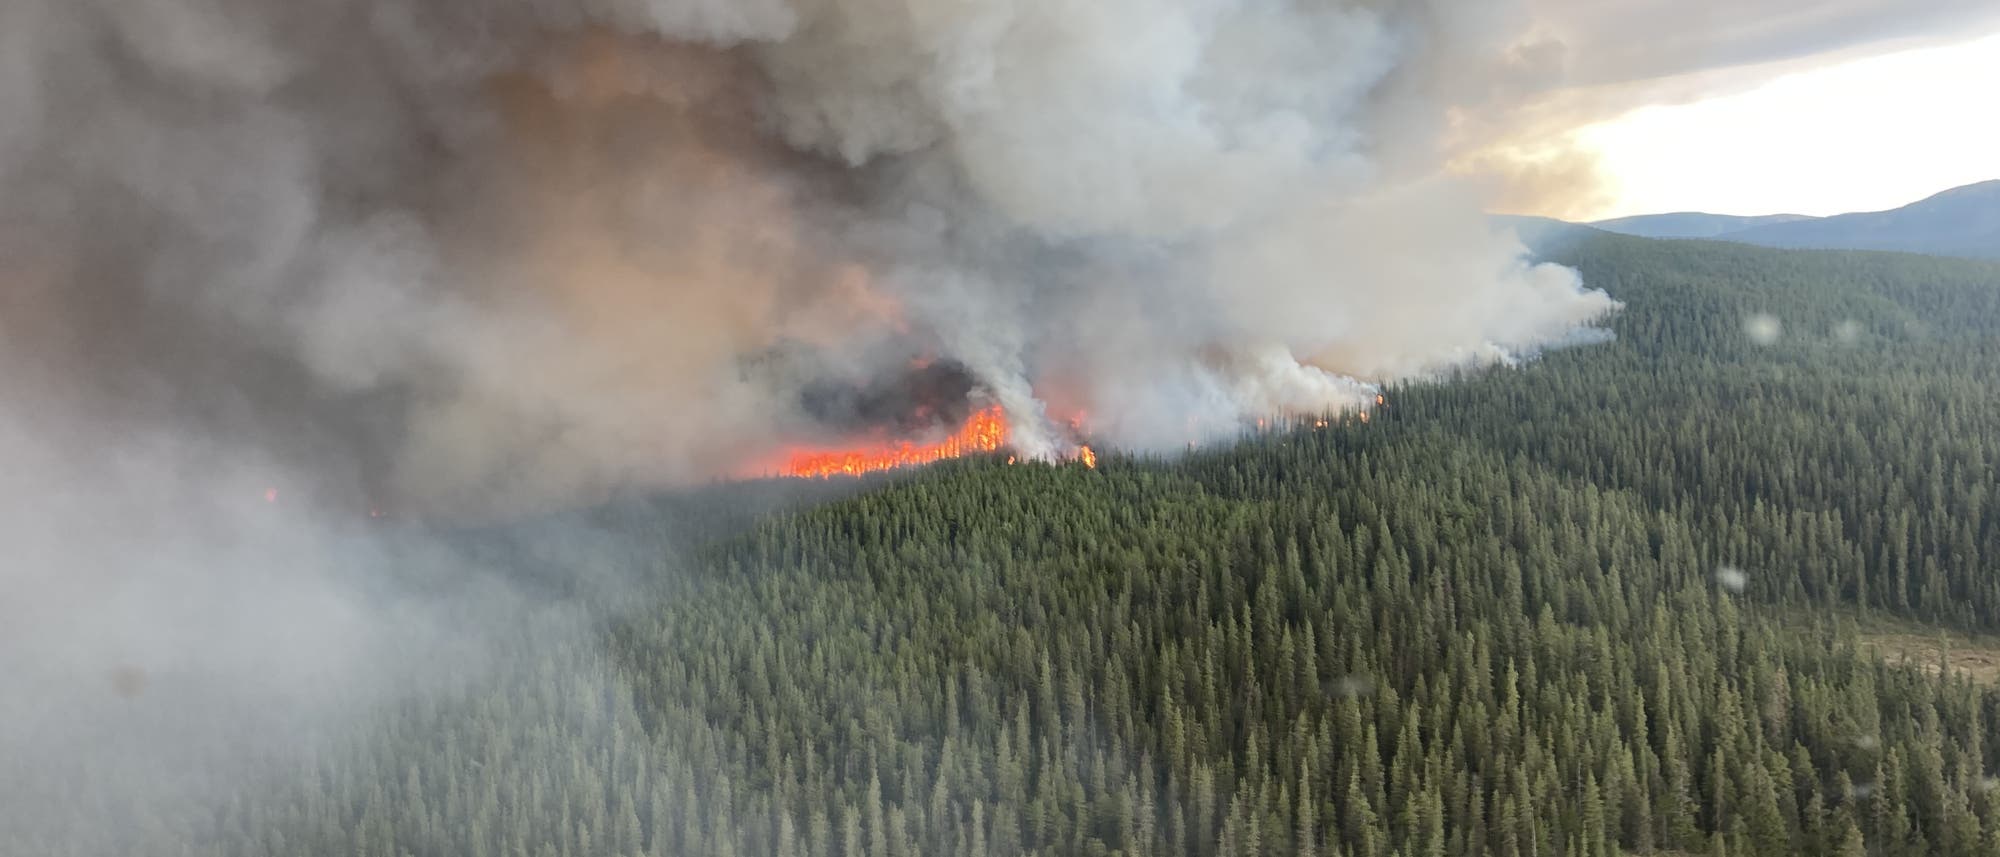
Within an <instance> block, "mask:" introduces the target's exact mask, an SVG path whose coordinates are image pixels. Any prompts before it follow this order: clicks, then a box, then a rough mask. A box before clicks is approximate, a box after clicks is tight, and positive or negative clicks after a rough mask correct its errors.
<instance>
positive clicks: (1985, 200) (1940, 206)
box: [1589, 180, 2000, 259]
mask: <svg viewBox="0 0 2000 857" xmlns="http://www.w3.org/2000/svg"><path fill="white" fill-rule="evenodd" d="M1589 225H1590V226H1591V227H1593V228H1596V229H1602V230H1604V231H1606V232H1620V233H1624V234H1626V235H1637V236H1641V237H1645V238H1702V239H1710V240H1715V241H1735V242H1738V243H1742V244H1757V245H1760V246H1764V247H1790V248H1800V249H1828V250H1894V251H1901V252H1905V253H1926V254H1930V255H1934V256H1969V257H1973V258H1984V259H2000V180H1994V181H1986V182H1980V183H1978V184H1970V185H1965V186H1964V187H1956V188H1952V189H1951V190H1947V191H1944V192H1943V193H1939V194H1935V195H1933V196H1930V197H1926V198H1924V199H1921V200H1918V201H1916V202H1913V203H1910V204H1909V205H1905V206H1903V207H1901V208H1894V209H1890V210H1888V211H1863V212H1855V213H1852V214H1839V215H1834V216H1832V217H1808V216H1805V215H1800V214H1771V215H1764V216H1761V217H1739V216H1735V215H1727V214H1706V213H1702V212H1694V211H1684V212H1675V213H1672V214H1642V215H1637V216H1634V217H1620V218H1616V219H1612V220H1603V221H1598V222H1596V223H1592V224H1589Z"/></svg>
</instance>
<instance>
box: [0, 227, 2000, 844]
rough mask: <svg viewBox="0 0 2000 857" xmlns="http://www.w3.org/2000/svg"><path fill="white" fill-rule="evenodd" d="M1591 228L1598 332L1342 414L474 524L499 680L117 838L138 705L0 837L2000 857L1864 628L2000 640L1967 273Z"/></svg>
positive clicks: (390, 713)
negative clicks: (1079, 455)
mask: <svg viewBox="0 0 2000 857" xmlns="http://www.w3.org/2000/svg"><path fill="white" fill-rule="evenodd" d="M1573 234H1574V235H1575V236H1576V237H1577V239H1578V240H1576V241H1566V242H1563V245H1564V246H1562V247H1561V248H1560V249H1555V250H1550V251H1547V252H1550V253H1553V254H1554V261H1559V262H1564V263H1568V264H1572V265H1574V266H1576V267H1577V268H1578V269H1579V270H1581V271H1582V273H1583V274H1584V276H1585V279H1586V280H1587V281H1589V282H1590V283H1592V284H1595V285H1599V286H1602V287H1604V288H1606V289H1608V290H1609V291H1611V293H1612V294H1614V295H1615V296H1616V297H1618V298H1619V299H1621V300H1622V301H1624V302H1625V304H1626V309H1625V310H1624V311H1623V312H1622V313H1621V314H1620V315H1619V316H1618V317H1616V318H1615V319H1613V320H1612V321H1611V322H1610V324H1611V326H1612V327H1613V328H1614V329H1615V331H1616V333H1617V337H1618V338H1617V339H1616V340H1615V341H1614V342H1612V343H1610V344H1607V345H1602V346H1595V347H1589V348H1578V349H1572V350H1568V351H1560V352H1555V353H1552V354H1550V355H1548V356H1546V357H1545V358H1543V359H1541V360H1539V361H1536V362H1533V363H1530V364H1527V365H1525V366H1523V367H1521V368H1519V369H1504V370H1492V371H1484V372H1475V373H1469V374H1468V375H1467V376H1466V377H1464V378H1461V379H1457V380H1454V381H1452V382H1449V383H1441V384H1435V385H1425V386H1412V387H1407V388H1402V389H1395V390H1391V391H1389V393H1388V404H1387V406H1386V407H1385V408H1382V409H1380V410H1378V411H1376V412H1375V413H1373V414H1372V415H1371V419H1370V420H1368V421H1367V422H1362V421H1361V420H1359V419H1354V418H1340V417H1334V418H1331V419H1328V420H1327V421H1326V422H1325V424H1324V425H1320V424H1318V423H1317V422H1316V421H1310V420H1309V421H1305V422H1302V423H1301V424H1299V425H1298V426H1297V427H1296V428H1292V429H1287V430H1279V431H1271V432H1265V433H1254V434H1250V435H1246V436H1245V437H1244V438H1243V439H1242V441H1241V442H1240V443H1238V444H1235V445H1232V446H1229V447H1226V448H1220V449H1212V450H1207V451H1204V452H1200V453H1198V454H1193V455H1189V456H1186V457H1182V458H1177V459H1172V460H1158V459H1150V458H1137V457H1129V456H1120V455H1116V454H1110V453H1107V454H1106V455H1104V456H1103V457H1102V459H1101V460H1100V465H1099V467H1098V469H1095V470H1091V469H1085V468H1084V467H1082V466H1080V465H1073V464H1072V465H1063V466H1044V465H1023V466H1009V465H1007V464H1005V463H1004V459H1001V458H997V457H996V458H987V459H973V460H966V461H957V462H949V463H946V464H944V465H940V466H937V467H934V468H931V469H928V470H925V471H922V472H918V473H914V474H907V475H901V476H896V477H893V478H883V479H877V480H874V481H871V482H867V483H860V485H859V486H858V487H862V488H865V489H866V490H862V491H859V492H857V493H853V494H840V492H832V493H834V494H836V495H838V496H833V497H814V498H811V499H813V500H815V501H823V502H818V503H817V504H816V505H807V506H806V507H804V508H798V507H793V506H791V505H789V502H779V501H780V500H783V499H785V498H787V497H789V495H790V492H789V490H788V489H789V486H775V487H776V488H777V489H787V490H776V491H774V492H773V493H772V494H771V496H769V497H763V498H761V499H756V502H755V504H754V505H755V506H756V511H757V514H754V515H752V516H750V518H749V519H745V518H740V517H738V516H735V515H715V514H714V513H715V511H716V510H715V509H714V508H712V507H714V506H716V505H717V504H718V495H712V494H702V495H699V496H697V497H695V498H693V500H692V501H690V500H686V499H679V500H675V501H672V502H666V501H661V502H659V503H657V504H655V503H653V502H650V501H649V502H648V503H642V504H634V507H632V508H623V509H620V510H617V513H616V514H609V513H600V516H593V517H592V520H591V521H589V522H587V524H585V525H584V526H583V527H582V529H585V530H588V531H592V532H596V531H615V532H618V533H620V534H622V535H623V536H624V537H626V538H628V539H629V540H630V543H631V549H630V550H629V551H620V552H616V553H605V552H589V551H579V550H576V549H573V548H570V547H568V546H567V545H568V543H569V542H570V541H571V540H570V539H566V538H564V537H563V536H564V534H565V531H566V526H567V525H558V524H549V525H543V526H544V529H531V530H527V531H524V532H521V533H519V534H517V536H516V537H513V538H505V537H498V536H494V535H493V534H487V533H481V534H477V538H478V540H479V541H480V542H481V543H485V544H492V545H494V549H493V550H492V551H491V553H490V562H491V564H492V566H493V573H494V575H495V576H496V577H498V576H524V577H532V578H534V579H536V580H539V581H542V582H543V583H542V585H540V586H538V587H537V589H536V590H535V591H537V592H548V593H549V597H548V598H545V599H524V600H523V601H522V603H520V604H519V605H518V609H519V610H520V612H521V614H522V615H521V616H518V617H515V616H511V615H509V616H503V617H497V618H496V621H494V622H493V633H494V634H495V635H498V636H500V637H502V638H503V640H504V641H505V642H504V643H503V644H501V645H497V646H496V647H495V649H494V651H493V652H492V657H491V660H492V662H493V664H492V670H491V672H490V673H481V674H479V675H477V676H471V677H467V678H466V679H465V680H464V681H462V682H457V683H453V684H451V685H450V686H449V687H447V688H444V689H440V690H433V691H431V692H429V693H428V694H420V695H416V696H412V697H410V698H408V699H396V700H389V701H386V702H384V703H383V704H382V705H381V706H380V710H379V711H374V710H373V709H371V711H372V712H373V713H371V714H368V715H366V716H361V715H357V719H356V720H355V721H354V722H352V723H348V722H347V721H345V720H343V721H342V728H340V729H336V730H323V731H320V732H313V733H306V734H298V735H296V736H292V737H295V738H296V740H297V741H298V742H300V743H301V744H302V745H303V746H304V747H306V748H307V751H305V752H301V753H299V754H298V757H297V758H296V759H294V760H292V761H290V762H287V763H286V764H289V765H292V766H293V767H291V768H287V769H285V770H283V771H281V772H279V773H277V774H274V775H270V776H265V777H260V778H254V779H252V778H245V777H243V776H241V774H240V773H238V771H237V769H236V766H234V765H232V764H228V762H231V761H233V760H235V759H237V757H238V755H240V744H239V743H237V742H236V739H237V738H238V737H239V736H234V735H231V736H222V737H221V738H220V739H219V743H218V745H217V746H215V747H211V748H193V747H185V746H183V747H177V748H175V751H176V752H177V753H181V754H183V755H197V754H198V753H197V751H199V755H201V756H202V758H203V759H204V760H208V763H204V764H189V765H185V766H182V767H177V768H175V772H176V777H175V779H174V780H173V786H174V787H173V788H172V789H169V790H165V791H163V792H162V793H161V794H159V795H157V796H149V799H148V800H147V801H145V802H143V803H142V805H138V806H123V805H114V806H107V805H106V804H105V802H104V801H103V800H102V796H103V793H104V788H103V786H102V785H101V781H102V778H105V777H108V776H112V775H114V774H115V772H116V771H117V770H118V767H117V766H116V765H107V764H104V762H105V757H109V756H113V755H122V754H143V753H148V752H160V749H159V748H158V747H157V746H154V745H152V744H150V743H148V742H147V741H146V740H144V739H143V736H145V735H147V734H149V732H148V731H147V730H149V729H153V728H154V727H153V726H152V724H154V723H156V722H157V721H158V720H160V718H161V717H162V715H163V713H164V714H171V710H170V709H169V710H166V711H164V712H163V711H162V708H161V706H160V704H159V703H158V702H156V701H155V696H154V695H151V694H148V695H142V696H137V697H134V698H133V699H131V700H130V704H129V705H128V706H122V707H120V708H119V709H117V710H116V711H113V712H110V713H108V714H107V715H106V716H107V717H115V718H120V719H118V720H117V721H116V722H110V723H107V724H105V727H106V734H107V735H111V736H114V737H117V738H119V740H117V741H116V742H113V743H109V744H107V745H105V746H102V747H90V748H80V749H78V750H77V753H82V754H85V755H88V754H93V753H94V754H97V757H91V758H79V757H78V756H77V755H76V754H72V753H51V754H49V755H48V756H47V757H39V758H35V759H25V760H17V759H10V760H9V761H8V764H6V765H0V854H9V855H12V854H22V855H29V854H32V855H37V857H72V855H73V857H98V855H107V854H118V855H154V854H159V855H180V854H232V855H234V854H242V855H249V854H255V855H269V857H322V855H327V856H328V857H330V855H342V857H403V855H461V854H462V855H482V854H490V855H516V854H518V855H528V857H540V856H541V855H555V856H556V857H594V855H612V854H616V855H675V857H695V855H724V854H735V855H744V857H750V855H759V857H763V855H769V857H861V855H870V857H875V855H880V856H881V857H918V856H919V855H921V857H1024V856H1025V855H1039V857H1066V855H1106V857H1108V856H1109V855H1146V857H1168V855H1193V857H1243V855H1256V857H1274V855H1304V854H1314V855H1322V856H1323V857H1388V855H1398V854H1401V855H1530V854H1535V855H1545V857H1546V855H1572V856H1573V857H1576V856H1578V855H1611V854H1619V853H1632V854H1648V853H1698V854H1709V855H1724V857H1779V855H1785V857H1790V855H1817V854H1828V855H1834V854H1837V855H1865V854H1874V855H1894V857H1903V855H1941V856H1942V857H1979V855H1991V854H1995V853H2000V850H1996V849H2000V788H1996V787H1994V781H1993V780H1992V779H1991V777H1992V776H1993V774H1994V772H2000V741H1996V740H1994V739H1993V736H1995V735H2000V689H1995V688H1993V687H1990V686H1986V685H1982V684H1979V683H1975V682H1973V681H1970V680H1967V679H1965V678H1963V677H1962V676H1961V675H1960V673H1959V671H1951V670H1927V669H1924V668H1923V666H1922V665H1912V664H1905V663H1902V662H1901V661H1902V659H1892V658H1888V657H1885V655H1884V654H1883V652H1882V651H1881V649H1882V645H1881V634H1880V633H1879V630H1880V628H1881V627H1883V626H1885V625H1889V623H1892V622H1893V623H1894V624H1893V625H1889V626H1890V627H1895V628H1898V629H1913V630H1909V631H1908V632H1907V633H1908V636H1910V637H1911V638H1912V641H1911V642H1910V646H1911V647H1912V648H1914V647H1915V645H1916V644H1915V642H1914V640H1915V638H1917V637H1919V636H1926V635H1924V634H1922V633H1921V630H1920V629H1921V628H1924V627H1932V626H1954V627H1958V628H1963V629H1967V630H1980V629H1983V630H1986V631H1991V630H1993V629H1996V628H2000V576H1996V575H1995V574H1993V573H1992V569H1993V568H1995V564H1996V563H2000V503H1995V502H1993V501H1992V499H1991V498H1992V496H1993V493H1992V484H1993V478H1994V472H1995V465H1996V462H2000V397H1994V396H1993V395H1991V390H1992V389H1993V388H1994V387H1995V386H2000V342H1996V341H1995V340H1994V338H1993V337H1992V335H1991V332H1992V330H1993V329H1995V328H1996V327H2000V287H1996V286H2000V264H1993V263H1985V262H1977V261H1969V260H1959V259H1937V258H1924V257H1916V256H1903V255H1890V254H1864V253H1790V252H1778V251H1772V250H1767V249H1763V248H1757V247H1751V246H1744V245H1732V244H1724V243H1713V242H1665V241H1649V240H1642V239H1637V238H1630V237H1625V236H1619V235H1611V234H1606V233H1600V232H1590V231H1587V230H1579V231H1577V232H1576V233H1573ZM1765 316H1768V319H1765V318H1763V317H1765ZM1752 318H1759V319H1760V322H1759V324H1757V325H1755V327H1756V329H1757V330H1758V331H1759V335H1758V336H1756V337H1752V336H1750V335H1747V333H1746V320H1748V319H1752ZM741 487H742V486H737V487H732V488H731V489H730V490H732V491H734V490H738V489H739V488H741ZM748 487H749V488H752V489H755V488H771V487H773V486H748ZM829 487H831V486H829ZM750 493H752V494H755V493H757V492H755V491H751V492H750ZM675 520H681V521H682V522H683V523H684V524H685V527H684V528H683V527H667V526H664V525H663V524H662V523H661V522H662V521H675ZM115 525H116V522H108V523H107V526H115ZM688 545H693V547H687V546H688ZM604 564H612V565H629V566H631V569H627V570H626V571H627V573H629V574H635V575H639V576H641V577H643V578H644V581H643V583H641V584H639V585H637V586H636V587H634V588H620V589H617V590H616V591H613V592H608V593H595V592H594V591H593V590H592V588H591V587H587V586H571V587H565V586H561V585H557V584H559V583H561V582H563V581H567V580H570V579H574V578H587V577H589V576H590V573H591V572H593V571H594V570H596V569H593V568H592V566H593V565H604ZM565 592H568V593H570V594H569V595H564V593H565ZM484 616H485V614H483V613H482V617H484ZM1856 616H1862V617H1868V622H1869V623H1868V624H1862V623H1860V622H1857V621H1855V620H1854V618H1853V617H1856ZM550 617H554V618H555V619H562V618H563V617H590V621H581V620H579V621H566V622H554V621H553V620H552V619H551V618H550ZM1911 623H1923V624H1922V625H1921V626H1918V625H1913V624H1911ZM552 625H553V626H554V627H555V630H553V631H551V630H548V629H549V628H550V627H551V626H552ZM564 629H580V630H564ZM1871 632H1876V633H1871ZM425 654H426V653H425V652H423V651H422V650H413V651H411V652H410V653H409V656H410V657H412V658H421V657H424V656H425ZM5 702H9V701H0V704H4V703H5ZM17 704H36V701H34V700H26V701H21V702H19V703H17ZM274 728H277V729H281V730H282V728H283V727H282V724H279V725H277V726H274ZM127 735H134V736H140V737H138V738H125V737H123V736H127ZM65 749H67V748H65ZM8 785H15V786H16V787H15V788H13V789H8V788H6V786H8ZM216 793H220V794H224V795H228V796H229V798H228V799H227V800H224V801H221V802H219V803H218V802H204V801H201V800H198V799H195V798H191V797H189V796H190V795H205V794H216Z"/></svg>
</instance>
